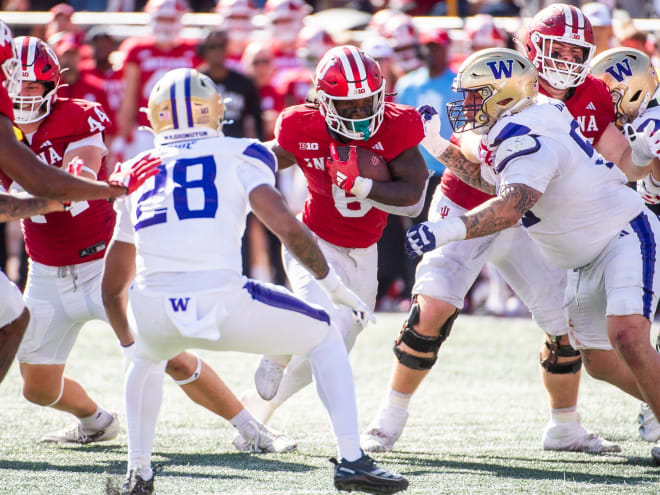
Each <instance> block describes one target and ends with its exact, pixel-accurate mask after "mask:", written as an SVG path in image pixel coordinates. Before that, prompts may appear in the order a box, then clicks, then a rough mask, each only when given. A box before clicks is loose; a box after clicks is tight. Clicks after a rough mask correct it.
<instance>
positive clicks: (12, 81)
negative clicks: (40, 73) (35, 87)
mask: <svg viewBox="0 0 660 495" xmlns="http://www.w3.org/2000/svg"><path fill="white" fill-rule="evenodd" d="M0 66H2V73H1V74H0V82H1V83H2V85H3V86H4V87H5V89H6V90H7V93H9V97H10V98H12V99H13V98H15V97H16V96H17V95H18V93H20V91H21V60H20V58H19V57H18V51H17V50H16V45H15V44H14V40H13V37H12V34H11V29H9V26H7V24H5V23H4V22H2V21H1V20H0Z"/></svg>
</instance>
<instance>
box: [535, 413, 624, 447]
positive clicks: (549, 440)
mask: <svg viewBox="0 0 660 495" xmlns="http://www.w3.org/2000/svg"><path fill="white" fill-rule="evenodd" d="M543 450H566V451H571V452H585V453H587V454H604V453H608V452H621V447H619V446H618V445H617V444H615V443H613V442H610V441H608V440H605V439H604V438H601V437H599V436H598V435H596V434H595V433H591V432H590V431H589V430H587V429H586V428H585V427H584V426H582V425H581V424H580V422H579V418H578V421H572V422H566V423H561V422H558V423H556V422H553V421H549V422H548V424H547V425H546V427H545V430H544V432H543Z"/></svg>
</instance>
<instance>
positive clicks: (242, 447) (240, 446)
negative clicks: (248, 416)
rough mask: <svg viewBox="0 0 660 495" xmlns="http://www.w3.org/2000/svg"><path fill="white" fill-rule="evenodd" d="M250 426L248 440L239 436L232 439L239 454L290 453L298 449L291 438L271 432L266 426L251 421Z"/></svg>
mask: <svg viewBox="0 0 660 495" xmlns="http://www.w3.org/2000/svg"><path fill="white" fill-rule="evenodd" d="M250 426H251V430H252V431H251V432H250V433H251V435H250V437H249V438H244V437H242V436H241V435H240V434H239V435H236V436H235V437H234V440H233V442H232V443H233V444H234V447H236V450H238V451H240V452H251V453H253V454H266V453H275V454H279V453H282V452H291V451H292V450H296V448H297V447H298V444H297V443H296V441H295V440H294V439H293V438H291V437H290V436H288V435H285V434H284V433H280V432H279V431H275V430H271V429H270V428H268V427H267V426H266V425H262V424H260V423H257V422H256V421H251V422H250Z"/></svg>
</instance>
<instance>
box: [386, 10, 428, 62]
mask: <svg viewBox="0 0 660 495" xmlns="http://www.w3.org/2000/svg"><path fill="white" fill-rule="evenodd" d="M383 31H384V36H385V38H387V39H388V40H389V42H390V44H391V45H392V48H393V49H394V57H395V60H396V64H397V65H398V66H399V68H400V69H401V70H402V71H403V72H410V71H413V70H415V69H418V68H419V67H421V66H422V64H423V62H422V60H421V59H420V58H419V51H418V50H419V31H418V30H417V28H416V27H415V25H414V24H413V20H412V17H410V16H408V15H405V14H402V15H397V16H394V17H392V18H390V19H389V20H388V21H387V23H386V24H385V27H384V28H383Z"/></svg>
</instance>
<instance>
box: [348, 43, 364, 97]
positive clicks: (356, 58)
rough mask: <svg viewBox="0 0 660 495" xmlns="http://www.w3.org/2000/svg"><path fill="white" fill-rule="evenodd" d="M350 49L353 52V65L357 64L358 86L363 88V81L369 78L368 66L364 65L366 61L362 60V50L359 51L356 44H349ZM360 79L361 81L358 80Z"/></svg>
mask: <svg viewBox="0 0 660 495" xmlns="http://www.w3.org/2000/svg"><path fill="white" fill-rule="evenodd" d="M348 50H349V51H350V53H351V55H352V56H351V57H350V59H349V60H350V61H351V62H352V63H351V65H353V64H354V65H355V67H356V68H357V75H358V77H357V81H356V83H357V85H356V87H358V88H361V87H362V81H365V80H366V79H367V68H366V67H365V66H364V62H363V61H362V57H361V56H360V52H359V51H358V49H357V48H355V47H354V46H350V45H349V46H348ZM358 81H359V82H358Z"/></svg>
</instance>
